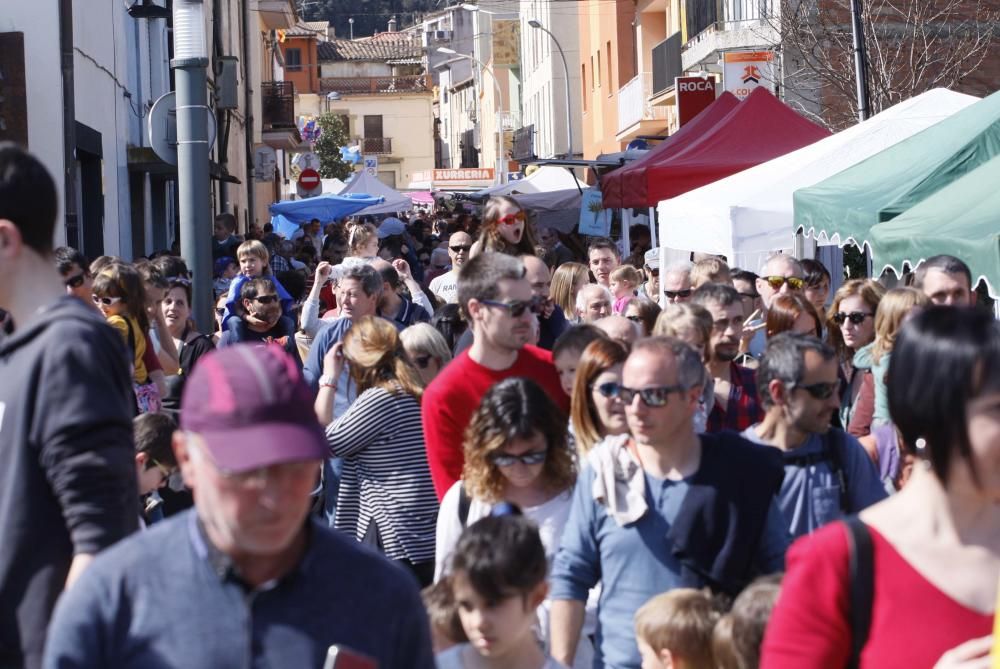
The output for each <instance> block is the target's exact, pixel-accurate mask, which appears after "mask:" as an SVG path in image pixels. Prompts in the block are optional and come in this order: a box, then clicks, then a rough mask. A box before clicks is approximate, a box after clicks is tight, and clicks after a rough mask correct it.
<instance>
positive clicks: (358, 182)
mask: <svg viewBox="0 0 1000 669" xmlns="http://www.w3.org/2000/svg"><path fill="white" fill-rule="evenodd" d="M352 193H365V194H367V195H371V196H373V197H381V198H383V200H384V201H383V202H382V203H380V204H376V205H374V206H372V207H368V208H367V209H362V210H361V211H359V212H357V213H356V214H354V215H355V216H377V215H379V214H396V213H398V212H401V211H410V210H411V209H413V200H411V199H410V198H408V197H406V196H405V195H403V194H402V193H400V192H399V191H397V190H395V189H393V188H391V187H389V186H387V185H385V184H384V183H382V182H381V181H379V180H378V178H377V177H373V176H371V175H370V174H368V173H367V172H365V171H364V170H362V171H360V172H356V173H355V174H354V178H352V179H351V180H350V181H349V182H348V183H347V185H346V186H344V188H343V190H341V191H340V192H339V193H338V195H350V194H352Z"/></svg>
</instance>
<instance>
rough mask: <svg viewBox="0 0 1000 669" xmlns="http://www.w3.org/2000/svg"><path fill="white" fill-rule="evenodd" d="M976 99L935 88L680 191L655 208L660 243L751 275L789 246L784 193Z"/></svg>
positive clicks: (788, 216)
mask: <svg viewBox="0 0 1000 669" xmlns="http://www.w3.org/2000/svg"><path fill="white" fill-rule="evenodd" d="M978 99H979V98H976V97H974V96H971V95H964V94H961V93H955V92H952V91H949V90H947V89H943V88H938V89H934V90H931V91H928V92H926V93H923V94H921V95H918V96H916V97H914V98H911V99H909V100H906V101H904V102H901V103H899V104H897V105H895V106H894V107H891V108H890V109H887V110H885V111H883V112H882V113H880V114H878V115H876V116H873V117H872V118H870V119H868V120H867V121H865V122H863V123H859V124H858V125H855V126H853V127H851V128H848V129H847V130H844V131H842V132H838V133H837V134H835V135H832V136H830V137H827V138H826V139H822V140H820V141H818V142H815V143H813V144H810V145H809V146H806V147H803V148H801V149H799V150H798V151H793V152H792V153H789V154H786V155H784V156H781V157H779V158H775V159H774V160H771V161H769V162H766V163H763V164H761V165H758V166H756V167H752V168H750V169H748V170H744V171H743V172H739V173H737V174H734V175H732V176H730V177H727V178H725V179H720V180H719V181H716V182H714V183H711V184H708V185H707V186H703V187H701V188H698V189H695V190H693V191H690V192H687V193H685V194H683V195H680V196H678V197H675V198H671V199H669V200H664V201H662V202H660V203H659V205H658V206H657V211H658V213H659V219H660V243H661V244H662V245H663V246H665V247H669V248H673V249H687V250H690V251H701V252H705V253H718V254H724V255H726V256H727V257H728V258H729V262H730V264H731V265H733V266H739V267H744V268H747V269H752V270H756V269H757V268H759V267H760V263H761V260H762V259H763V258H764V257H766V256H767V255H769V254H770V253H772V252H774V251H777V250H789V249H792V247H793V244H792V241H793V234H792V223H793V216H792V193H794V192H795V191H796V190H797V189H799V188H805V187H807V186H812V185H813V184H816V183H819V182H820V181H823V180H824V179H826V178H828V177H830V176H832V175H834V174H836V173H838V172H840V171H842V170H844V169H847V168H848V167H850V166H852V165H855V164H857V163H859V162H861V161H862V160H864V159H866V158H868V157H869V156H872V155H874V154H876V153H879V152H880V151H882V150H884V149H886V148H888V147H889V146H892V145H893V144H896V143H897V142H900V141H902V140H904V139H906V138H907V137H910V136H912V135H915V134H916V133H918V132H920V131H921V130H924V129H926V128H928V127H930V126H932V125H934V124H935V123H937V122H938V121H941V120H943V119H945V118H947V117H948V116H951V115H952V114H954V113H955V112H957V111H959V110H961V109H963V108H965V107H967V106H969V105H971V104H972V103H974V102H976V101H977V100H978Z"/></svg>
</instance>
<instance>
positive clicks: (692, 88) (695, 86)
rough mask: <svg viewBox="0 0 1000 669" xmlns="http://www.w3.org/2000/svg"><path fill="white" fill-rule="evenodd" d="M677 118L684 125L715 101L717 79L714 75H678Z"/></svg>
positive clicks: (676, 84) (675, 87)
mask: <svg viewBox="0 0 1000 669" xmlns="http://www.w3.org/2000/svg"><path fill="white" fill-rule="evenodd" d="M674 89H675V90H676V91H677V119H678V122H679V123H680V125H682V126H683V125H684V124H685V123H687V122H688V121H690V120H691V119H693V118H694V117H695V116H697V115H698V114H700V113H701V111H702V110H703V109H704V108H705V107H707V106H708V105H710V104H712V103H713V102H715V79H714V78H712V77H677V79H676V80H675V81H674Z"/></svg>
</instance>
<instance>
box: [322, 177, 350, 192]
mask: <svg viewBox="0 0 1000 669" xmlns="http://www.w3.org/2000/svg"><path fill="white" fill-rule="evenodd" d="M319 181H320V184H321V185H322V186H323V192H324V193H327V194H330V195H336V194H338V193H340V192H341V191H342V190H344V186H345V185H346V184H345V183H344V182H343V181H341V180H340V179H320V180H319Z"/></svg>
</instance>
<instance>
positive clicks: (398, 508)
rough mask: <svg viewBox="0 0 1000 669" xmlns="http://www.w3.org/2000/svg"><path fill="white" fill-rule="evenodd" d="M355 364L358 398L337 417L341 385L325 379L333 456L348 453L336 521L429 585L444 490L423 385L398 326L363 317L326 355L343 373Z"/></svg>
mask: <svg viewBox="0 0 1000 669" xmlns="http://www.w3.org/2000/svg"><path fill="white" fill-rule="evenodd" d="M344 365H347V366H348V369H349V371H350V376H351V380H352V381H354V383H356V384H357V387H358V397H357V399H356V400H354V402H353V403H351V405H350V407H349V408H348V409H347V411H346V412H345V413H344V415H342V416H340V417H339V418H337V419H336V420H334V421H332V422H331V418H332V417H331V415H330V413H331V409H330V407H332V405H333V395H334V394H335V393H336V383H334V384H329V385H321V386H320V389H319V394H318V395H317V397H316V413H317V415H318V417H319V419H320V421H321V422H322V423H323V424H324V425H327V427H326V438H327V442H328V443H329V445H330V454H331V456H334V457H339V458H343V459H344V470H343V474H342V475H341V478H340V488H339V491H338V493H337V509H336V515H335V517H334V527H335V528H336V529H338V530H341V531H343V532H346V533H348V534H351V535H353V536H354V537H355V538H356V539H357V540H358V541H361V542H363V543H366V544H369V545H371V546H373V547H375V548H377V549H378V550H380V551H382V552H383V553H384V554H385V555H386V556H387V557H388V558H390V559H392V560H395V561H397V562H399V563H401V564H402V565H403V566H405V567H407V568H409V569H410V570H411V571H412V572H413V573H414V575H415V576H416V577H417V580H418V581H420V583H421V585H428V584H429V583H430V582H431V579H432V577H433V575H434V531H435V520H436V517H437V510H438V503H437V495H436V494H435V493H434V485H433V483H432V482H431V473H430V467H429V466H428V464H427V455H426V450H425V446H424V431H423V426H422V425H421V423H420V396H421V394H422V393H423V383H422V381H421V379H420V375H419V374H418V373H417V370H416V369H414V368H413V365H411V364H410V361H409V359H408V358H407V355H406V352H405V351H404V349H403V344H402V342H401V341H400V338H399V335H398V334H397V333H396V328H395V327H393V326H392V325H391V324H390V323H389V322H388V321H386V320H383V319H381V318H375V317H372V316H365V317H363V318H360V319H358V320H357V321H355V322H354V324H353V325H352V326H351V329H350V330H348V331H347V334H346V335H345V336H344V341H343V342H342V343H340V344H337V345H335V346H333V347H332V348H331V349H330V352H329V353H327V355H326V357H325V358H324V360H323V370H324V375H325V376H326V377H327V378H332V379H339V378H340V374H341V372H342V371H343V369H344Z"/></svg>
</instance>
